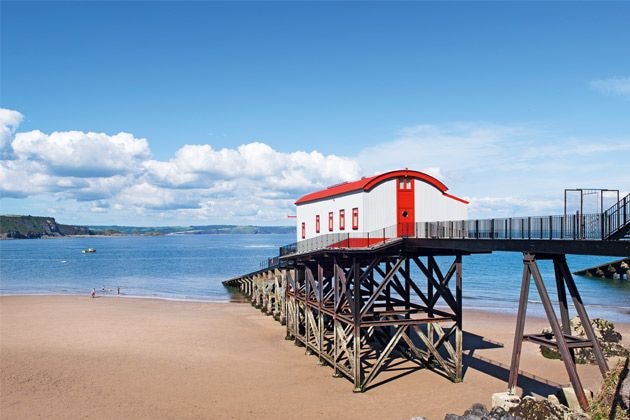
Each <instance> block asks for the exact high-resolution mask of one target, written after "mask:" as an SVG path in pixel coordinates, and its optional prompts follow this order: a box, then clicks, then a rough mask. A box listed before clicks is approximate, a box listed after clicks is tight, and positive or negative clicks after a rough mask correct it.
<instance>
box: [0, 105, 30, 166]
mask: <svg viewBox="0 0 630 420" xmlns="http://www.w3.org/2000/svg"><path fill="white" fill-rule="evenodd" d="M23 119H24V116H23V115H22V114H20V113H19V112H17V111H13V110H11V109H6V108H0V158H5V157H9V156H10V145H11V139H12V138H13V133H15V130H16V129H17V127H18V126H19V125H20V124H21V123H22V120H23Z"/></svg>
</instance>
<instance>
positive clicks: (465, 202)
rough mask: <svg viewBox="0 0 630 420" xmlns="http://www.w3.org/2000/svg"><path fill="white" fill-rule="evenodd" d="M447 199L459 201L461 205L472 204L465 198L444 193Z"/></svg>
mask: <svg viewBox="0 0 630 420" xmlns="http://www.w3.org/2000/svg"><path fill="white" fill-rule="evenodd" d="M442 194H443V195H444V196H445V197H448V198H452V199H453V200H456V201H459V202H460V203H464V204H470V201H467V200H464V199H463V198H459V197H456V196H454V195H451V194H447V193H442Z"/></svg>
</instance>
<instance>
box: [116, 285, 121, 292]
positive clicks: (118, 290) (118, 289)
mask: <svg viewBox="0 0 630 420" xmlns="http://www.w3.org/2000/svg"><path fill="white" fill-rule="evenodd" d="M116 294H120V286H118V288H117V289H116Z"/></svg>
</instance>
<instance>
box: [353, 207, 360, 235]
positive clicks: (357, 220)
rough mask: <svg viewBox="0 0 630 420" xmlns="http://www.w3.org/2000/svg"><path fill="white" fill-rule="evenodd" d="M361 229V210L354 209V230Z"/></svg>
mask: <svg viewBox="0 0 630 420" xmlns="http://www.w3.org/2000/svg"><path fill="white" fill-rule="evenodd" d="M357 229H359V208H358V207H355V208H353V209H352V230H357Z"/></svg>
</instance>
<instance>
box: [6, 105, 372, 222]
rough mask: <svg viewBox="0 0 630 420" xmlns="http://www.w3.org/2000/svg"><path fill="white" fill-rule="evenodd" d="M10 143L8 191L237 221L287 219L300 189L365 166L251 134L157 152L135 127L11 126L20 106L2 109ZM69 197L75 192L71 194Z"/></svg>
mask: <svg viewBox="0 0 630 420" xmlns="http://www.w3.org/2000/svg"><path fill="white" fill-rule="evenodd" d="M5 111H6V112H4V114H2V115H3V118H4V119H3V120H2V121H3V122H2V123H3V124H4V125H3V126H2V127H4V128H3V130H4V131H3V133H4V134H3V135H5V138H6V139H8V140H7V141H9V142H10V143H8V146H10V147H11V151H12V153H11V154H10V155H7V156H6V159H4V160H0V194H1V195H2V196H3V197H16V198H25V197H40V198H42V199H43V198H44V197H45V198H46V199H51V198H52V199H54V200H57V202H59V203H64V202H66V203H70V202H72V203H73V204H71V205H70V204H68V208H70V207H72V208H73V209H76V208H77V206H81V205H82V204H81V203H85V204H83V205H85V207H84V209H85V210H86V211H89V212H91V213H106V212H119V213H120V215H121V216H120V217H121V218H124V214H130V213H133V214H140V215H146V216H151V217H156V216H160V217H164V218H166V219H168V218H169V217H170V218H182V217H185V218H187V219H190V220H189V221H190V222H192V221H194V220H208V221H214V222H225V221H231V222H234V223H256V222H274V221H275V222H276V223H277V222H279V221H282V222H285V221H286V215H287V214H291V213H293V201H294V200H295V199H296V198H297V197H299V195H301V194H303V193H306V192H309V191H310V190H312V189H315V188H322V187H324V186H326V185H329V184H334V183H338V182H341V181H349V180H353V179H356V178H358V177H359V176H360V170H359V166H358V165H357V163H356V162H354V161H352V160H351V159H348V158H344V157H339V156H335V155H324V154H322V153H319V152H317V151H312V152H303V151H296V152H292V153H282V152H279V151H276V150H274V149H273V148H271V147H270V146H269V145H267V144H264V143H261V142H253V143H249V144H244V145H241V146H239V147H237V148H235V149H228V148H224V149H220V150H215V149H213V147H212V146H211V145H184V146H182V147H181V148H180V149H179V150H178V151H177V152H176V154H175V156H173V158H171V159H170V160H168V161H159V160H153V159H151V151H150V149H149V144H148V141H147V140H146V139H139V138H136V137H134V136H133V135H132V134H129V133H118V134H115V135H108V134H105V133H94V132H81V131H65V132H53V133H51V134H47V133H43V132H41V131H39V130H33V131H29V132H18V133H17V134H14V133H15V129H16V127H17V125H18V124H19V121H21V119H22V116H21V114H19V113H17V112H15V111H10V110H5ZM68 200H70V201H68Z"/></svg>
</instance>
